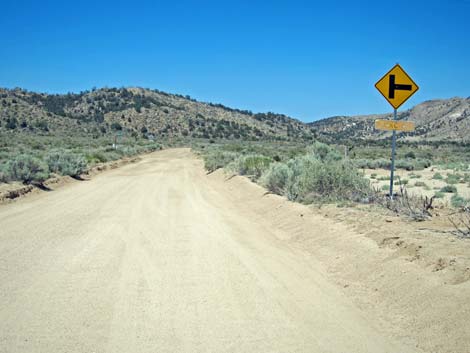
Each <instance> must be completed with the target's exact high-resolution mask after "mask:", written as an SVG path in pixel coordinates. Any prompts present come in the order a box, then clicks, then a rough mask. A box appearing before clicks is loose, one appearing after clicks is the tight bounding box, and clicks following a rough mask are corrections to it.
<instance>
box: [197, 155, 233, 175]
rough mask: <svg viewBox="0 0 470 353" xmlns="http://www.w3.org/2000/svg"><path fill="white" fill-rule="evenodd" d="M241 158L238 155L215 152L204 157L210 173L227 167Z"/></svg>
mask: <svg viewBox="0 0 470 353" xmlns="http://www.w3.org/2000/svg"><path fill="white" fill-rule="evenodd" d="M238 156H239V154H238V153H234V152H225V151H215V152H211V153H209V154H207V155H205V156H204V166H205V168H206V169H207V171H209V172H213V171H214V170H217V169H219V168H223V167H225V166H227V165H228V164H229V163H230V162H232V161H233V160H235V159H236V158H237V157H238Z"/></svg>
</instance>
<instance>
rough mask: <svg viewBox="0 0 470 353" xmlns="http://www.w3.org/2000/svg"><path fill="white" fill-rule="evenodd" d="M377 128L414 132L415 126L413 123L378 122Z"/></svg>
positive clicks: (376, 122) (376, 123)
mask: <svg viewBox="0 0 470 353" xmlns="http://www.w3.org/2000/svg"><path fill="white" fill-rule="evenodd" d="M375 128H376V129H377V130H386V131H393V130H396V131H414V129H415V124H414V123H413V122H411V121H396V120H376V121H375Z"/></svg>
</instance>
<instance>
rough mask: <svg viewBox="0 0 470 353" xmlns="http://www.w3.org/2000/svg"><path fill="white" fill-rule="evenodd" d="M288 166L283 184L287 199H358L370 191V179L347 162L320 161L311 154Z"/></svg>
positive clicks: (296, 159) (291, 162) (297, 159)
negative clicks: (287, 175) (286, 179)
mask: <svg viewBox="0 0 470 353" xmlns="http://www.w3.org/2000/svg"><path fill="white" fill-rule="evenodd" d="M287 165H288V167H289V168H290V169H291V173H290V175H289V178H288V182H287V187H286V196H287V197H288V198H289V199H290V200H295V201H302V202H309V201H314V200H328V201H333V200H350V201H359V200H361V199H363V198H364V197H366V196H367V195H368V193H369V191H370V184H369V181H368V180H367V179H366V178H365V177H364V176H363V175H362V174H361V173H359V171H358V170H357V169H356V168H355V167H354V165H353V164H351V163H350V162H349V161H345V160H338V161H329V162H322V161H321V160H319V159H318V158H315V156H314V155H306V156H302V157H297V158H295V159H293V160H290V161H289V162H288V163H287Z"/></svg>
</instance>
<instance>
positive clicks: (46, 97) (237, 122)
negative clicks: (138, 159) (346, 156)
mask: <svg viewBox="0 0 470 353" xmlns="http://www.w3.org/2000/svg"><path fill="white" fill-rule="evenodd" d="M15 130H16V131H18V130H23V131H33V132H48V131H51V132H55V131H64V130H69V131H70V130H73V131H76V132H77V133H83V132H85V133H92V134H93V135H94V136H103V135H105V134H106V133H116V132H120V131H125V132H126V133H128V134H131V135H132V136H136V137H137V136H141V137H158V138H168V137H186V138H205V139H234V140H240V139H241V140H263V139H271V140H273V139H275V140H289V139H303V140H311V139H312V138H313V133H314V131H313V129H312V128H311V127H309V126H308V125H307V124H304V123H302V122H300V121H298V120H296V119H292V118H290V117H288V116H285V115H283V114H274V113H270V112H268V113H257V114H255V113H252V112H251V111H247V110H239V109H232V108H228V107H225V106H223V105H221V104H213V103H202V102H198V101H196V100H194V99H192V98H191V97H189V96H182V95H177V94H169V93H165V92H161V91H158V90H150V89H143V88H102V89H98V90H96V89H93V90H91V91H85V92H81V93H77V94H75V93H68V94H62V95H58V94H45V93H35V92H29V91H26V90H22V89H13V90H8V89H0V131H15Z"/></svg>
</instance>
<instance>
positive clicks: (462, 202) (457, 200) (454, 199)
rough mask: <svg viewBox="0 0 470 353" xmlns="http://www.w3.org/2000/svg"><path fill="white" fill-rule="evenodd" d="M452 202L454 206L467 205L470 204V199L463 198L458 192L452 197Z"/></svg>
mask: <svg viewBox="0 0 470 353" xmlns="http://www.w3.org/2000/svg"><path fill="white" fill-rule="evenodd" d="M450 204H451V205H452V207H456V208H459V207H466V206H469V205H470V200H468V199H465V198H463V197H462V196H459V195H458V194H454V195H452V197H451V199H450Z"/></svg>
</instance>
